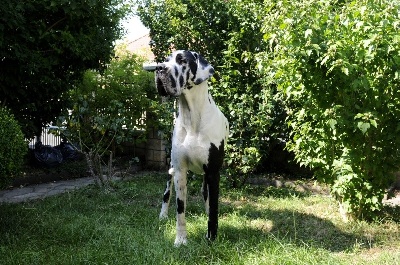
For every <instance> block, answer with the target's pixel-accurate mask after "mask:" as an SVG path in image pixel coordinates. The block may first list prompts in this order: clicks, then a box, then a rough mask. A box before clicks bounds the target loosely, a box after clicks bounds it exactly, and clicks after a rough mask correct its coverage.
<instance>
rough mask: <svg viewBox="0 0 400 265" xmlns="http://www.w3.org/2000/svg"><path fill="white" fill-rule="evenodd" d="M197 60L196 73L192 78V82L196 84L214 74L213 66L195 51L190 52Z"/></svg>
mask: <svg viewBox="0 0 400 265" xmlns="http://www.w3.org/2000/svg"><path fill="white" fill-rule="evenodd" d="M192 54H193V56H194V58H195V59H196V62H197V73H196V76H195V79H194V81H193V82H194V84H195V85H198V84H201V83H203V82H204V81H206V80H207V79H209V78H210V77H211V76H212V75H213V74H214V72H215V71H214V67H212V65H211V64H209V63H208V62H207V60H206V59H204V57H203V56H201V55H200V54H198V53H197V52H192Z"/></svg>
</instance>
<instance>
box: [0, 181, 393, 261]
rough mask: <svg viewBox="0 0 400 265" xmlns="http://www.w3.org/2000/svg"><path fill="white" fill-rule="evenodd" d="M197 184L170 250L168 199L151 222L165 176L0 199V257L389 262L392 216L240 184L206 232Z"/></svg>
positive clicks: (325, 198)
mask: <svg viewBox="0 0 400 265" xmlns="http://www.w3.org/2000/svg"><path fill="white" fill-rule="evenodd" d="M199 187H200V186H199V185H197V184H196V183H192V184H191V185H189V191H188V194H189V198H188V207H187V228H188V245H187V246H182V247H180V248H175V247H173V242H174V239H175V205H174V204H173V203H172V204H171V207H170V213H169V219H167V220H162V221H160V220H158V214H159V210H160V205H161V195H162V192H163V189H164V178H163V177H162V175H161V174H160V175H159V174H155V173H153V174H148V175H142V176H138V177H135V178H133V179H132V180H129V181H121V182H118V183H116V184H115V190H114V191H111V192H104V191H102V190H99V189H97V188H95V187H88V188H84V189H81V190H78V191H75V192H71V193H67V194H63V195H60V196H56V197H51V198H47V199H45V200H43V201H34V202H29V203H22V204H15V205H14V204H13V205H11V204H3V205H0V234H1V237H0V264H190V265H193V264H296V265H297V264H370V263H373V264H398V263H400V254H399V253H400V243H399V236H400V231H399V230H400V228H399V223H396V222H394V221H392V220H391V219H390V218H389V217H385V218H383V219H382V220H379V221H376V222H373V223H366V222H353V223H343V222H342V221H341V218H340V216H339V214H338V211H337V205H336V203H335V202H334V200H333V199H332V198H330V197H329V196H326V195H318V194H310V193H300V192H297V191H294V190H292V189H286V188H281V189H277V188H271V187H260V186H249V187H246V188H244V189H241V190H229V189H226V188H225V187H224V186H223V187H222V191H221V199H220V202H221V203H220V219H219V231H218V238H217V240H216V241H215V242H213V243H210V242H208V240H206V239H205V234H206V230H207V216H206V214H205V213H204V204H203V202H202V199H201V196H200V194H199Z"/></svg>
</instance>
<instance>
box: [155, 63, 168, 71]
mask: <svg viewBox="0 0 400 265" xmlns="http://www.w3.org/2000/svg"><path fill="white" fill-rule="evenodd" d="M165 69H167V66H166V65H165V64H163V63H160V64H157V66H156V70H157V71H162V70H165Z"/></svg>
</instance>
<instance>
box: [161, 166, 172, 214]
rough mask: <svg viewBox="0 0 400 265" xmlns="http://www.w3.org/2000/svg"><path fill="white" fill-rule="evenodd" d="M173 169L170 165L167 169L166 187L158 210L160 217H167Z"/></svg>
mask: <svg viewBox="0 0 400 265" xmlns="http://www.w3.org/2000/svg"><path fill="white" fill-rule="evenodd" d="M174 174H175V172H174V169H173V168H172V167H171V168H170V169H169V171H168V181H167V187H166V189H165V191H164V194H163V202H162V206H161V212H160V219H165V218H167V217H168V207H169V202H170V199H171V196H172V194H171V191H172V186H173V185H174V180H173V178H174Z"/></svg>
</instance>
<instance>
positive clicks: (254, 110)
mask: <svg viewBox="0 0 400 265" xmlns="http://www.w3.org/2000/svg"><path fill="white" fill-rule="evenodd" d="M262 2H263V1H256V2H254V1H222V0H221V1H196V0H192V1H187V0H166V1H157V2H154V1H147V0H144V1H141V4H140V8H139V10H138V14H139V16H140V17H141V20H142V22H143V23H144V24H145V25H146V26H147V27H149V28H150V36H151V38H152V40H153V41H154V43H153V44H154V45H153V47H152V50H153V52H154V53H155V54H156V56H157V59H158V60H159V61H161V60H162V59H163V58H164V57H165V56H166V54H168V53H169V52H170V51H171V49H174V48H179V49H192V50H196V51H198V52H200V53H202V54H203V55H204V56H205V57H206V58H207V59H208V60H209V61H210V62H211V64H213V65H214V68H215V69H216V74H215V75H214V77H213V78H212V80H211V82H212V86H211V88H210V89H211V93H212V95H213V97H214V98H215V100H216V102H217V104H218V105H219V107H220V108H221V109H222V112H223V113H224V114H225V115H226V116H227V118H228V120H229V122H230V137H229V140H228V145H227V152H226V154H227V157H226V162H227V165H228V171H229V174H228V175H229V180H230V182H231V184H232V185H233V186H240V185H242V184H243V183H244V182H245V180H246V179H247V177H248V176H249V174H250V173H251V172H253V171H254V170H255V169H257V168H258V167H260V163H261V162H262V161H264V160H265V157H266V156H267V155H268V150H269V147H270V145H271V143H273V142H275V141H276V139H277V137H278V134H277V133H276V132H279V131H280V132H283V131H284V130H281V128H282V124H283V123H282V121H283V112H282V109H281V108H280V100H279V98H277V97H275V95H276V90H275V86H274V85H267V86H266V85H264V82H260V80H261V75H260V72H259V71H258V62H257V58H256V57H255V54H257V53H258V52H260V51H262V50H265V49H266V48H267V46H268V43H267V42H265V41H264V40H263V33H262V31H261V26H262V23H261V22H262V20H263V17H264V16H265V14H264V10H262V9H260V8H259V5H260V4H261V3H262ZM182 33H184V34H182ZM281 135H282V134H279V136H281Z"/></svg>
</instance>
